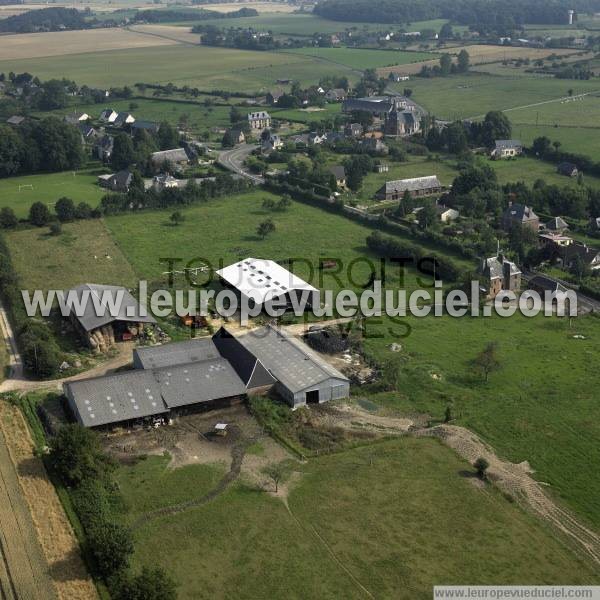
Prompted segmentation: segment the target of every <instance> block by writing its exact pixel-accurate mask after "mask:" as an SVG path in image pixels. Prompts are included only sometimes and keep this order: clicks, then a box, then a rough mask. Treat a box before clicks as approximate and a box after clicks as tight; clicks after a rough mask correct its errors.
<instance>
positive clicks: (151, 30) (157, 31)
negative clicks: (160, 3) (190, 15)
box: [129, 25, 200, 44]
mask: <svg viewBox="0 0 600 600" xmlns="http://www.w3.org/2000/svg"><path fill="white" fill-rule="evenodd" d="M129 31H135V32H136V33H143V34H145V35H154V36H158V37H159V38H165V39H167V40H173V41H174V42H182V43H184V44H199V43H200V34H198V33H192V28H191V27H176V26H175V25H133V26H131V27H129Z"/></svg>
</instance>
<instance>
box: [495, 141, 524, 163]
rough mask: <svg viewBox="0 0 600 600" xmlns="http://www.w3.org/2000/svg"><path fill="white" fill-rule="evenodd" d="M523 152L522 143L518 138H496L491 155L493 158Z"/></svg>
mask: <svg viewBox="0 0 600 600" xmlns="http://www.w3.org/2000/svg"><path fill="white" fill-rule="evenodd" d="M521 154H523V144H522V143H521V141H520V140H496V142H495V144H494V149H493V150H492V153H491V157H492V158H493V159H500V158H514V157H515V156H520V155H521Z"/></svg>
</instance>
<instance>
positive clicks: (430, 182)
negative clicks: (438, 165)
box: [375, 175, 443, 200]
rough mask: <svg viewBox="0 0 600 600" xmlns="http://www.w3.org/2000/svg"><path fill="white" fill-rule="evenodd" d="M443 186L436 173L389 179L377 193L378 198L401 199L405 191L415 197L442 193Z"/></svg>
mask: <svg viewBox="0 0 600 600" xmlns="http://www.w3.org/2000/svg"><path fill="white" fill-rule="evenodd" d="M442 190H443V188H442V184H441V183H440V180H439V179H438V178H437V176H436V175H428V176H426V177H412V178H410V179H396V180H395V181H387V182H386V183H385V184H384V185H383V186H381V188H379V190H377V193H376V194H375V197H376V198H377V199H378V200H401V199H402V196H403V195H404V193H405V192H408V193H409V194H410V195H411V196H412V197H413V198H416V197H421V196H431V195H433V194H441V192H442Z"/></svg>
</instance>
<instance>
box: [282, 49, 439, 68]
mask: <svg viewBox="0 0 600 600" xmlns="http://www.w3.org/2000/svg"><path fill="white" fill-rule="evenodd" d="M287 52H290V53H292V54H302V55H303V56H311V57H314V58H318V59H319V60H325V61H329V62H332V63H336V64H340V65H344V66H346V67H351V68H353V69H375V68H379V67H391V66H393V65H404V64H408V63H412V62H419V61H421V60H429V59H432V58H436V56H437V55H435V54H431V53H429V52H404V51H401V50H370V49H365V48H297V49H295V50H289V51H287Z"/></svg>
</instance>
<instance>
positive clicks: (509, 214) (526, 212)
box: [502, 202, 540, 232]
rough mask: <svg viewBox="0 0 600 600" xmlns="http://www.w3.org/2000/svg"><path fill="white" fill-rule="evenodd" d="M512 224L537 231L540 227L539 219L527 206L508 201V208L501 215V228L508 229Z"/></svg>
mask: <svg viewBox="0 0 600 600" xmlns="http://www.w3.org/2000/svg"><path fill="white" fill-rule="evenodd" d="M514 225H522V226H523V227H530V228H531V229H533V230H534V231H535V232H537V231H538V229H539V228H540V219H539V217H538V216H537V215H536V214H535V213H534V212H533V209H532V208H530V207H529V206H525V205H524V204H513V203H512V202H509V204H508V208H507V209H506V210H505V211H504V214H503V215H502V228H503V229H504V230H505V231H510V230H511V228H512V227H513V226H514Z"/></svg>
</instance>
